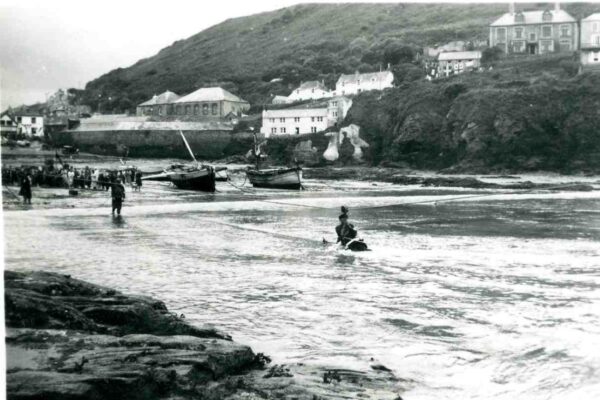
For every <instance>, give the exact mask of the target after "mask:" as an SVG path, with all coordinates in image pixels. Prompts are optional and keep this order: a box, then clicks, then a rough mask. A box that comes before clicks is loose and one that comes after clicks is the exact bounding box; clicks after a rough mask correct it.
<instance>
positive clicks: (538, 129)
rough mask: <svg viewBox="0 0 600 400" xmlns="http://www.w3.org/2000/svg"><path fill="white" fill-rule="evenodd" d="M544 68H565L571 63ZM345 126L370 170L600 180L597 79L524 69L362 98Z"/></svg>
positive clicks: (423, 84)
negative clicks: (355, 131) (356, 135)
mask: <svg viewBox="0 0 600 400" xmlns="http://www.w3.org/2000/svg"><path fill="white" fill-rule="evenodd" d="M546 62H548V63H550V62H552V63H555V64H556V66H558V65H560V63H563V64H562V65H563V66H565V63H570V60H569V59H568V58H566V59H565V58H558V57H553V58H548V59H546ZM524 67H529V68H532V70H531V71H527V70H525V69H524ZM520 68H521V69H520ZM345 123H355V124H357V125H359V126H360V127H361V137H362V138H363V139H364V140H366V141H367V142H368V143H369V144H370V148H369V149H368V155H367V156H368V157H367V158H368V159H369V160H370V161H371V162H372V163H373V164H379V163H381V162H384V161H385V162H398V163H403V164H404V165H408V166H410V167H413V168H428V169H436V170H442V169H447V170H449V171H453V172H470V173H477V172H489V171H517V172H518V171H534V170H548V171H558V172H566V173H570V172H578V171H582V172H596V173H597V172H599V171H600V134H598V131H597V128H596V127H597V126H598V125H599V124H600V74H582V75H577V76H570V75H568V74H566V73H563V74H561V73H554V74H551V73H542V74H539V73H536V72H535V70H534V68H533V66H532V65H531V63H528V62H525V61H523V62H522V63H521V64H520V65H519V64H517V63H514V64H513V65H511V66H510V67H509V68H505V69H497V70H491V71H485V72H482V73H473V74H466V75H461V76H455V77H453V78H450V79H445V80H439V81H434V82H427V81H415V82H411V83H405V84H403V85H401V86H400V87H398V88H393V89H388V90H386V91H384V92H383V93H376V92H367V93H364V94H361V95H359V96H357V97H356V98H355V99H354V103H353V107H352V108H351V110H350V112H349V115H348V116H347V118H346V121H345Z"/></svg>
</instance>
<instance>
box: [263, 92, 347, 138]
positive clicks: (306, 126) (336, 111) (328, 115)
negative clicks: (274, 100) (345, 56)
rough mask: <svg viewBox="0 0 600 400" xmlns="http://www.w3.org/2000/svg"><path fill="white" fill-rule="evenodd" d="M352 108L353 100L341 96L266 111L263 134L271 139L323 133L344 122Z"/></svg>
mask: <svg viewBox="0 0 600 400" xmlns="http://www.w3.org/2000/svg"><path fill="white" fill-rule="evenodd" d="M351 106H352V100H350V99H349V98H347V97H344V96H339V97H334V98H331V99H329V100H327V101H320V102H313V103H308V104H302V105H297V106H291V107H288V108H284V109H279V110H264V111H263V114H262V128H261V133H263V134H264V135H265V136H266V137H270V136H275V135H301V134H306V133H316V132H321V131H324V130H325V129H327V128H329V127H331V126H335V125H336V124H339V123H340V122H341V121H343V119H344V118H345V117H346V114H347V113H348V110H349V109H350V107H351Z"/></svg>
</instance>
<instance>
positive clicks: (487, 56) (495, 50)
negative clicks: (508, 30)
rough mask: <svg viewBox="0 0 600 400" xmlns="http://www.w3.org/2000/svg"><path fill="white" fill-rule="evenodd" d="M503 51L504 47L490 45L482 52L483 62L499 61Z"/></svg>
mask: <svg viewBox="0 0 600 400" xmlns="http://www.w3.org/2000/svg"><path fill="white" fill-rule="evenodd" d="M502 53H503V52H502V49H500V48H499V47H488V48H486V49H485V50H483V51H482V52H481V63H482V64H489V63H491V62H494V61H498V60H499V59H500V56H501V55H502Z"/></svg>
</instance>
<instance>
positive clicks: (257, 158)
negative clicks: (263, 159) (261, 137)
mask: <svg viewBox="0 0 600 400" xmlns="http://www.w3.org/2000/svg"><path fill="white" fill-rule="evenodd" d="M259 160H260V155H259V149H258V144H257V140H256V132H254V161H255V162H256V170H257V171H258V162H259Z"/></svg>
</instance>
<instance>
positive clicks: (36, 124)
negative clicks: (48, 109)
mask: <svg viewBox="0 0 600 400" xmlns="http://www.w3.org/2000/svg"><path fill="white" fill-rule="evenodd" d="M0 132H2V133H16V134H17V135H25V136H27V137H43V136H44V117H43V116H42V115H38V114H31V113H24V112H16V113H10V112H4V113H2V117H0Z"/></svg>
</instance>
